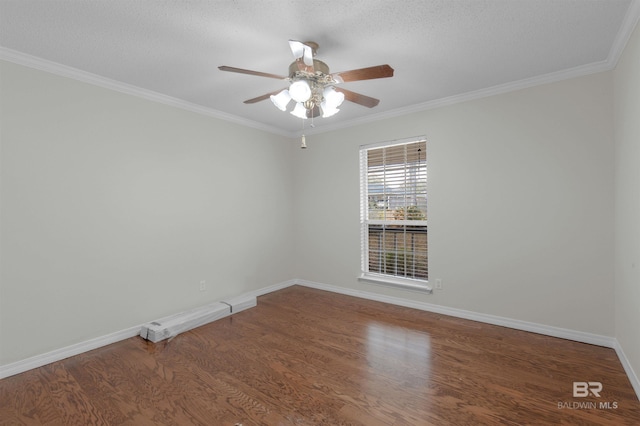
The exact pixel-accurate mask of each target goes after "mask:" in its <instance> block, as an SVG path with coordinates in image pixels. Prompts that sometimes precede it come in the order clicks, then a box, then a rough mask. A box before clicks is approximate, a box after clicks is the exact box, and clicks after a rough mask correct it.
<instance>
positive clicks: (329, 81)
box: [218, 40, 393, 119]
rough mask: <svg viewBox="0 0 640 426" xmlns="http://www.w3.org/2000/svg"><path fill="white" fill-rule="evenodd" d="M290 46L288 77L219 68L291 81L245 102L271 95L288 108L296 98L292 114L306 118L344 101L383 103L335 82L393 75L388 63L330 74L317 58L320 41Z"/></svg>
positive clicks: (333, 109)
mask: <svg viewBox="0 0 640 426" xmlns="http://www.w3.org/2000/svg"><path fill="white" fill-rule="evenodd" d="M289 47H290V48H291V52H292V53H293V57H294V58H295V60H294V61H293V63H291V65H289V75H288V76H282V75H277V74H270V73H265V72H260V71H252V70H246V69H242V68H234V67H228V66H226V65H223V66H220V67H218V69H219V70H221V71H229V72H236V73H240V74H249V75H257V76H259V77H268V78H275V79H278V80H285V81H287V82H289V87H288V88H285V89H281V90H277V91H275V92H271V93H267V94H264V95H262V96H258V97H256V98H252V99H247V100H246V101H244V103H245V104H253V103H256V102H260V101H263V100H265V99H267V98H269V99H271V101H272V102H273V104H274V105H275V106H276V107H277V108H279V109H280V110H282V111H287V107H288V105H289V103H290V102H291V101H292V100H293V101H294V102H295V107H294V108H293V110H292V111H291V114H293V115H295V116H296V117H299V118H303V119H306V118H312V117H317V116H322V117H331V116H332V115H334V114H336V113H337V112H338V111H340V110H339V109H338V107H339V106H340V105H341V104H342V102H343V101H345V100H347V101H350V102H353V103H356V104H359V105H362V106H365V107H367V108H373V107H375V106H376V105H378V103H380V100H379V99H376V98H372V97H369V96H365V95H362V94H360V93H356V92H352V91H350V90H347V89H343V88H342V87H336V86H335V85H338V84H341V83H348V82H350V81H360V80H371V79H375V78H386V77H393V68H391V67H390V66H389V65H386V64H385V65H377V66H374V67H368V68H360V69H355V70H350V71H342V72H336V73H330V72H329V66H328V65H327V64H325V63H324V62H322V61H320V60H318V59H315V56H316V52H317V50H318V43H315V42H313V41H305V42H300V41H296V40H289Z"/></svg>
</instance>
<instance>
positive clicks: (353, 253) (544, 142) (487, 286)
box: [292, 73, 614, 336]
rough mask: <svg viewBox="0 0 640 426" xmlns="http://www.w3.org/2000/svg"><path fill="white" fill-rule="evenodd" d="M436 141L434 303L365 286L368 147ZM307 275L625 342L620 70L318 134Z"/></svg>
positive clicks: (305, 193)
mask: <svg viewBox="0 0 640 426" xmlns="http://www.w3.org/2000/svg"><path fill="white" fill-rule="evenodd" d="M417 135H426V137H427V156H428V160H427V164H428V193H429V196H428V199H429V205H428V220H429V275H430V278H431V279H435V278H440V279H442V280H443V287H444V289H443V290H442V291H436V292H434V294H433V295H425V294H418V293H409V292H407V291H403V290H394V289H388V288H383V287H380V286H376V285H373V284H367V283H364V282H359V281H358V280H357V276H358V273H359V265H360V246H359V195H358V194H359V180H358V148H359V146H360V145H361V144H366V143H371V142H379V141H385V140H394V139H402V138H408V137H411V136H417ZM307 145H308V146H309V148H308V149H307V150H300V149H297V148H292V149H295V151H294V158H293V164H294V167H295V171H294V174H295V176H296V181H295V187H294V198H295V200H296V203H295V206H296V215H295V216H296V228H295V237H296V243H295V246H296V251H295V252H296V255H297V260H296V263H295V268H296V269H295V272H296V276H297V277H299V278H303V279H307V280H310V281H315V282H320V283H324V284H330V285H336V286H344V287H347V288H350V289H354V290H366V291H371V292H377V293H383V294H386V295H391V296H396V297H406V298H410V299H412V300H419V301H423V302H429V303H435V304H440V305H445V306H448V307H454V308H459V309H466V310H469V311H473V312H479V313H486V314H491V315H498V316H503V317H507V318H513V319H518V320H522V321H530V322H534V323H540V324H545V325H550V326H556V327H563V328H568V329H572V330H578V331H584V332H589V333H595V334H602V335H608V336H612V335H613V333H614V314H613V304H614V288H613V217H614V210H613V201H614V196H613V167H614V150H613V114H612V75H611V73H600V74H596V75H591V76H587V77H582V78H575V79H571V80H566V81H562V82H559V83H555V84H548V85H544V86H538V87H534V88H530V89H526V90H521V91H517V92H511V93H508V94H503V95H498V96H493V97H489V98H484V99H480V100H475V101H471V102H466V103H461V104H457V105H453V106H449V107H445V108H439V109H434V110H429V111H424V112H420V113H415V114H412V115H407V116H403V117H399V118H393V119H388V120H383V121H378V122H375V123H371V124H367V125H362V126H359V127H354V128H350V129H347V130H340V131H336V132H332V133H324V134H320V135H317V136H309V137H307Z"/></svg>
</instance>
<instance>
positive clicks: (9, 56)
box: [0, 46, 291, 137]
mask: <svg viewBox="0 0 640 426" xmlns="http://www.w3.org/2000/svg"><path fill="white" fill-rule="evenodd" d="M0 60H5V61H7V62H13V63H15V64H18V65H23V66H25V67H29V68H34V69H37V70H40V71H45V72H48V73H51V74H55V75H59V76H61V77H66V78H70V79H73V80H77V81H81V82H83V83H89V84H92V85H95V86H99V87H102V88H105V89H109V90H114V91H117V92H120V93H124V94H127V95H131V96H136V97H138V98H142V99H146V100H148V101H152V102H158V103H161V104H164V105H169V106H172V107H175V108H180V109H183V110H187V111H191V112H195V113H197V114H201V115H205V116H208V117H213V118H217V119H220V120H224V121H228V122H231V123H235V124H239V125H241V126H245V127H250V128H253V129H257V130H262V131H264V132H267V133H273V134H276V135H280V136H286V137H290V136H291V135H290V134H289V133H288V132H285V131H283V130H281V129H278V128H276V127H273V126H268V125H265V124H262V123H258V122H257V121H253V120H247V119H245V118H242V117H238V116H236V115H232V114H227V113H225V112H222V111H218V110H215V109H212V108H207V107H203V106H201V105H197V104H194V103H191V102H186V101H183V100H181V99H178V98H174V97H171V96H167V95H163V94H161V93H158V92H154V91H152V90H147V89H142V88H140V87H137V86H134V85H131V84H126V83H122V82H120V81H116V80H112V79H110V78H106V77H102V76H100V75H97V74H93V73H90V72H87V71H83V70H79V69H77V68H73V67H69V66H67V65H62V64H59V63H56V62H52V61H48V60H46V59H42V58H38V57H36V56H32V55H28V54H26V53H22V52H19V51H17V50H12V49H8V48H6V47H2V46H0Z"/></svg>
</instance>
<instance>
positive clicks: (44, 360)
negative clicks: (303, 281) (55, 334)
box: [0, 280, 296, 379]
mask: <svg viewBox="0 0 640 426" xmlns="http://www.w3.org/2000/svg"><path fill="white" fill-rule="evenodd" d="M294 284H296V281H295V280H289V281H284V282H281V283H278V284H274V285H271V286H268V287H264V288H261V289H258V290H254V291H250V292H247V293H243V294H242V295H240V296H238V297H258V296H262V295H264V294H267V293H271V292H274V291H277V290H281V289H283V288H286V287H290V286H292V285H294ZM142 326H143V324H140V325H136V326H134V327H130V328H127V329H125V330H121V331H116V332H115V333H111V334H107V335H105V336H100V337H96V338H94V339H91V340H87V341H84V342H80V343H76V344H74V345H71V346H66V347H64V348H60V349H55V350H53V351H51V352H47V353H44V354H40V355H35V356H33V357H30V358H27V359H23V360H20V361H16V362H13V363H11V364H5V365H0V379H4V378H5V377H9V376H14V375H16V374H20V373H24V372H25V371H29V370H32V369H34V368H38V367H42V366H44V365H47V364H51V363H52V362H56V361H61V360H63V359H65V358H69V357H72V356H74V355H79V354H81V353H84V352H88V351H91V350H93V349H98V348H100V347H103V346H107V345H110V344H112V343H116V342H119V341H121V340H125V339H128V338H131V337H134V336H137V335H139V334H140V329H141V328H142Z"/></svg>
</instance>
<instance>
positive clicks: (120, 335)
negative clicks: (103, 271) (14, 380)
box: [0, 326, 141, 379]
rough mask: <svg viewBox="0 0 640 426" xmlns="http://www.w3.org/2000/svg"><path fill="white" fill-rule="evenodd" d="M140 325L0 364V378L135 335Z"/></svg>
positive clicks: (138, 331)
mask: <svg viewBox="0 0 640 426" xmlns="http://www.w3.org/2000/svg"><path fill="white" fill-rule="evenodd" d="M140 327H141V326H135V327H130V328H127V329H125V330H120V331H116V332H115V333H111V334H107V335H106V336H100V337H96V338H94V339H91V340H87V341H85V342H80V343H76V344H75V345H71V346H67V347H64V348H60V349H56V350H53V351H51V352H47V353H44V354H40V355H36V356H33V357H31V358H27V359H23V360H20V361H16V362H14V363H11V364H6V365H2V366H0V379H4V378H5V377H9V376H13V375H15V374H20V373H24V372H25V371H28V370H31V369H34V368H38V367H42V366H43V365H47V364H51V363H52V362H56V361H60V360H63V359H65V358H69V357H72V356H74V355H79V354H81V353H84V352H88V351H91V350H94V349H98V348H101V347H103V346H107V345H110V344H112V343H116V342H119V341H121V340H125V339H128V338H130V337H133V336H137V335H138V334H139V333H140Z"/></svg>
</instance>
